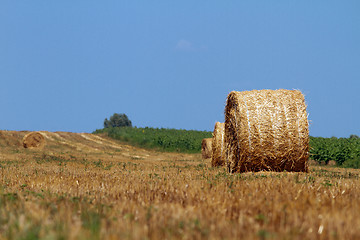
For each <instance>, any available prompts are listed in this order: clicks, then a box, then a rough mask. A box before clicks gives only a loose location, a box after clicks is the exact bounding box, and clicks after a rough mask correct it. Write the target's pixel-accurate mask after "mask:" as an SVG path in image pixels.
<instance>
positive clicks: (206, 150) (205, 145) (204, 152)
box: [201, 138, 212, 159]
mask: <svg viewBox="0 0 360 240" xmlns="http://www.w3.org/2000/svg"><path fill="white" fill-rule="evenodd" d="M211 143H212V138H204V139H203V140H202V142H201V156H202V158H203V159H207V158H211V153H212V151H211Z"/></svg>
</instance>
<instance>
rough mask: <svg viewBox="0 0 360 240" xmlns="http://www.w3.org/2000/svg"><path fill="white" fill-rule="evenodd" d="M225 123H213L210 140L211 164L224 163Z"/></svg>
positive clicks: (214, 165) (220, 164) (221, 164)
mask: <svg viewBox="0 0 360 240" xmlns="http://www.w3.org/2000/svg"><path fill="white" fill-rule="evenodd" d="M224 135H225V123H220V122H217V123H215V127H214V132H213V141H212V159H211V166H213V167H217V166H223V165H225V144H224Z"/></svg>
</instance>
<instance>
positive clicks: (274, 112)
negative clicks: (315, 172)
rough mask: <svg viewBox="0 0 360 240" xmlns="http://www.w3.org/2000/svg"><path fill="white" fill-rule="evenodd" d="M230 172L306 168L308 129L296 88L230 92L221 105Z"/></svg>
mask: <svg viewBox="0 0 360 240" xmlns="http://www.w3.org/2000/svg"><path fill="white" fill-rule="evenodd" d="M225 144H226V148H227V149H226V158H227V159H228V160H227V161H228V164H227V166H228V169H229V171H230V172H248V171H254V172H256V171H284V170H286V171H295V172H307V171H308V156H309V130H308V119H307V113H306V105H305V99H304V96H303V94H302V93H301V92H300V91H297V90H253V91H245V92H236V91H233V92H231V93H230V94H229V95H228V97H227V102H226V107H225Z"/></svg>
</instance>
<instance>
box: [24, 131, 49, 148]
mask: <svg viewBox="0 0 360 240" xmlns="http://www.w3.org/2000/svg"><path fill="white" fill-rule="evenodd" d="M44 145H45V138H44V136H43V135H42V134H41V133H40V132H30V133H28V134H26V135H25V136H24V138H23V146H24V148H42V147H44Z"/></svg>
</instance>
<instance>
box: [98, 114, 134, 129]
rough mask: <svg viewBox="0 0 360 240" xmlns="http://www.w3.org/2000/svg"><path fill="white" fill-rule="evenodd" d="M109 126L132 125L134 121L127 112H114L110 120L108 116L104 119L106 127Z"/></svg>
mask: <svg viewBox="0 0 360 240" xmlns="http://www.w3.org/2000/svg"><path fill="white" fill-rule="evenodd" d="M109 127H132V123H131V121H130V119H129V118H128V116H126V114H124V113H121V114H119V113H114V115H112V116H111V117H110V120H108V119H107V118H105V120H104V128H109Z"/></svg>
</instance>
